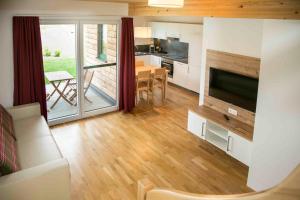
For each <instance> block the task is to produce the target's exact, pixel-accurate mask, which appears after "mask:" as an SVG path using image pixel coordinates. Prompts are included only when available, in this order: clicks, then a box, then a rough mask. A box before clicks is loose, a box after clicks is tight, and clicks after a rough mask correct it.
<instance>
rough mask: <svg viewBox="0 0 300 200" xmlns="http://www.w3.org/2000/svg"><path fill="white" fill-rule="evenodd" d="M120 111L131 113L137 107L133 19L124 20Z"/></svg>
mask: <svg viewBox="0 0 300 200" xmlns="http://www.w3.org/2000/svg"><path fill="white" fill-rule="evenodd" d="M119 88H120V91H119V94H120V98H119V99H120V104H119V109H120V110H123V111H124V112H130V111H132V109H133V108H134V106H135V55H134V33H133V19H132V18H122V30H121V58H120V87H119Z"/></svg>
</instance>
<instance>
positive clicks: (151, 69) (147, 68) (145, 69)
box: [135, 65, 169, 99]
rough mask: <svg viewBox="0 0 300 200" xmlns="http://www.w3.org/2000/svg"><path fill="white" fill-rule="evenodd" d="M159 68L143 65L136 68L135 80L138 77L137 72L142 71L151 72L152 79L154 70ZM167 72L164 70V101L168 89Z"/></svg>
mask: <svg viewBox="0 0 300 200" xmlns="http://www.w3.org/2000/svg"><path fill="white" fill-rule="evenodd" d="M158 68H160V67H157V66H153V65H144V66H137V67H136V68H135V77H136V79H137V76H138V73H139V72H142V71H149V70H150V71H151V76H152V77H154V72H155V69H158ZM168 72H169V71H168V70H166V81H165V90H164V91H165V94H164V98H165V99H166V96H167V95H166V94H167V89H168V87H167V86H168Z"/></svg>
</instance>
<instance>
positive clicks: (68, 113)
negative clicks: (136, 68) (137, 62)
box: [41, 20, 119, 124]
mask: <svg viewBox="0 0 300 200" xmlns="http://www.w3.org/2000/svg"><path fill="white" fill-rule="evenodd" d="M41 24H42V25H41V37H42V45H43V55H44V71H45V83H46V91H47V109H48V116H49V123H50V124H58V123H62V122H66V121H72V120H75V119H80V118H84V117H88V116H93V115H97V114H102V113H107V112H111V111H115V110H117V108H118V92H117V91H118V41H119V39H118V38H119V37H118V35H119V34H118V29H119V24H118V22H113V23H112V22H105V21H100V20H99V21H85V20H84V21H83V20H82V21H81V20H78V21H69V22H68V21H65V20H64V21H63V20H61V21H60V20H55V21H54V20H42V22H41Z"/></svg>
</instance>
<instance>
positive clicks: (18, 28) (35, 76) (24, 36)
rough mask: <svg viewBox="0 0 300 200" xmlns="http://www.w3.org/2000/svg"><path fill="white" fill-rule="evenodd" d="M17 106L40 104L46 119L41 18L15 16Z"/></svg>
mask: <svg viewBox="0 0 300 200" xmlns="http://www.w3.org/2000/svg"><path fill="white" fill-rule="evenodd" d="M13 45H14V105H22V104H27V103H34V102H39V103H40V105H41V114H42V115H44V117H45V119H46V120H47V106H46V89H45V79H44V69H43V55H42V42H41V33H40V22H39V18H38V17H13Z"/></svg>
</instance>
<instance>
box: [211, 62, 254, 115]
mask: <svg viewBox="0 0 300 200" xmlns="http://www.w3.org/2000/svg"><path fill="white" fill-rule="evenodd" d="M257 91H258V79H256V78H251V77H248V76H243V75H240V74H235V73H232V72H228V71H224V70H220V69H216V68H210V78H209V96H212V97H214V98H217V99H220V100H222V101H225V102H228V103H231V104H233V105H236V106H239V107H241V108H244V109H246V110H249V111H252V112H255V110H256V101H257Z"/></svg>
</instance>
